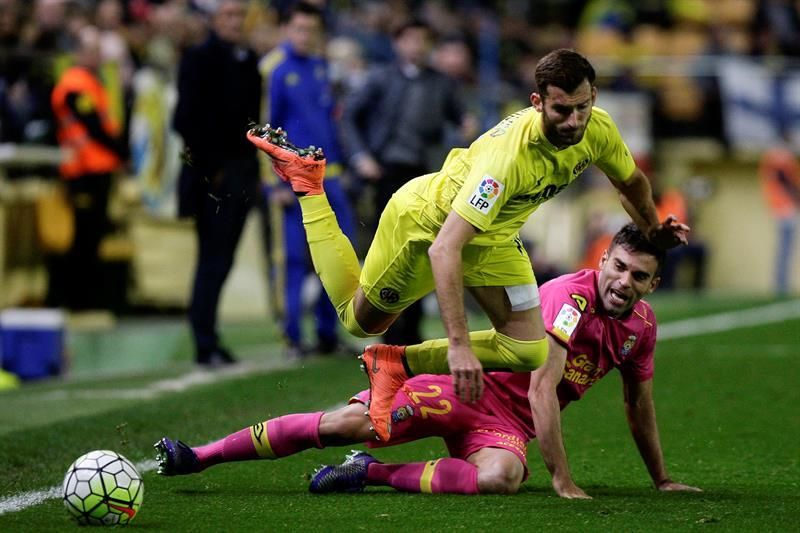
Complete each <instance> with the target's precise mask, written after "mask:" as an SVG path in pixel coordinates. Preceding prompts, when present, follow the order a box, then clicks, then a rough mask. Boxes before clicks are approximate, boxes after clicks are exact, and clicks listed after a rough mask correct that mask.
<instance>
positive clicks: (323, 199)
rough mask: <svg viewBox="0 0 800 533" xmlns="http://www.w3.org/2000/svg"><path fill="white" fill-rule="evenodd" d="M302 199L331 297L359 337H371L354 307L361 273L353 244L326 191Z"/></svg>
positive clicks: (346, 324)
mask: <svg viewBox="0 0 800 533" xmlns="http://www.w3.org/2000/svg"><path fill="white" fill-rule="evenodd" d="M299 200H300V208H301V209H302V210H303V226H304V227H305V229H306V238H307V239H308V247H309V249H310V250H311V261H312V262H313V263H314V270H316V271H317V274H318V275H319V279H320V280H321V281H322V286H323V287H324V288H325V292H326V293H327V294H328V298H330V300H331V303H333V306H334V307H335V308H336V312H337V313H338V314H339V319H340V320H341V321H342V324H344V327H345V329H347V331H349V332H350V333H351V334H353V335H355V336H357V337H369V336H370V335H369V334H368V333H366V332H364V330H363V329H362V328H361V326H360V325H359V324H358V322H356V318H355V312H354V310H353V296H355V293H356V289H358V278H359V276H360V275H361V267H360V266H359V264H358V258H357V257H356V252H355V250H353V245H352V244H351V243H350V240H349V239H348V238H347V237H346V236H345V234H344V233H342V229H341V228H340V227H339V223H338V222H337V221H336V215H335V214H334V212H333V209H331V205H330V204H329V203H328V197H327V196H326V195H324V194H315V195H311V196H301V197H300V198H299Z"/></svg>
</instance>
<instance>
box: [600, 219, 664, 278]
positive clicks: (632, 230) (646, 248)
mask: <svg viewBox="0 0 800 533" xmlns="http://www.w3.org/2000/svg"><path fill="white" fill-rule="evenodd" d="M615 246H622V247H623V248H625V249H626V250H628V251H629V252H637V253H644V254H648V255H652V256H653V257H655V258H656V263H657V265H658V266H657V268H656V273H655V275H656V276H658V275H659V274H661V267H662V266H663V265H664V258H665V257H666V255H667V253H666V252H665V251H664V250H662V249H661V248H659V247H658V246H656V245H655V244H653V243H652V242H650V241H649V240H648V239H647V237H646V236H645V234H644V233H642V231H641V230H640V229H639V228H638V227H637V226H636V224H634V223H633V222H631V223H629V224H625V225H624V226H622V229H620V230H619V231H618V232H617V234H616V235H614V238H613V239H612V240H611V245H610V246H609V247H608V249H609V251H610V250H612V249H613V248H614V247H615Z"/></svg>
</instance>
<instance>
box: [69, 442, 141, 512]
mask: <svg viewBox="0 0 800 533" xmlns="http://www.w3.org/2000/svg"><path fill="white" fill-rule="evenodd" d="M63 494H64V506H65V507H66V508H67V510H68V511H69V512H70V514H72V515H73V516H74V517H75V518H77V519H78V522H79V523H81V524H92V525H111V524H127V523H128V522H130V521H131V520H133V517H134V516H136V513H137V512H138V511H139V507H141V506H142V497H143V496H144V483H143V482H142V476H141V475H139V472H137V471H136V468H135V467H134V466H133V465H132V464H131V462H130V461H128V460H127V459H125V458H124V457H123V456H122V455H120V454H118V453H116V452H111V451H108V450H95V451H93V452H89V453H86V454H84V455H81V456H80V457H78V459H76V460H75V462H74V463H72V465H71V466H70V467H69V469H68V470H67V475H66V476H64V492H63Z"/></svg>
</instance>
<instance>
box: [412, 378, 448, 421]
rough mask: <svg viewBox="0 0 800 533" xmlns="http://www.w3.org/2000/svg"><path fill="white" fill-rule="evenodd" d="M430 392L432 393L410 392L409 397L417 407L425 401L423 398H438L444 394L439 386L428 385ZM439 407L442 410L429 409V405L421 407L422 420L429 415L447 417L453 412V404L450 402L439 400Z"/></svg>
mask: <svg viewBox="0 0 800 533" xmlns="http://www.w3.org/2000/svg"><path fill="white" fill-rule="evenodd" d="M428 390H430V391H431V392H420V391H408V397H409V398H410V399H411V401H412V402H414V404H415V405H419V404H420V403H421V402H422V401H423V398H436V397H438V396H441V394H442V388H441V387H439V386H438V385H428ZM439 405H440V406H441V408H437V407H429V406H427V405H423V406H422V407H420V408H419V412H420V413H421V414H422V418H428V415H429V414H430V415H446V414H447V413H449V412H450V411H452V410H453V404H451V403H450V400H439Z"/></svg>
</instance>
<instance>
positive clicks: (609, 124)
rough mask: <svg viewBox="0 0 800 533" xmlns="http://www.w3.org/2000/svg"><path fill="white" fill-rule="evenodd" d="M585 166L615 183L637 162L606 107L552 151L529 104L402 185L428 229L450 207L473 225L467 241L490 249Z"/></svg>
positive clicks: (513, 233) (512, 233)
mask: <svg viewBox="0 0 800 533" xmlns="http://www.w3.org/2000/svg"><path fill="white" fill-rule="evenodd" d="M591 164H594V165H597V166H598V167H599V168H600V170H602V171H603V172H605V173H606V174H607V175H608V176H609V177H610V178H611V179H614V180H619V181H625V180H627V179H628V178H629V177H630V176H631V175H632V174H633V171H634V169H635V166H636V165H635V163H634V161H633V157H632V156H631V155H630V151H629V150H628V148H627V146H625V143H624V142H623V140H622V138H621V136H620V134H619V131H618V130H617V127H616V125H615V124H614V121H613V120H612V119H611V117H610V116H609V114H608V113H607V112H606V111H604V110H602V109H600V108H598V107H595V108H594V109H593V110H592V116H591V118H590V119H589V123H588V125H587V127H586V132H585V133H584V136H583V139H582V140H581V141H580V142H579V143H578V144H575V145H573V146H569V147H567V148H563V149H560V150H559V149H558V148H556V147H555V146H553V145H552V144H551V143H550V142H549V141H548V140H547V138H546V137H545V135H544V133H543V132H542V124H541V114H540V113H539V112H537V111H536V110H535V109H534V108H533V107H529V108H526V109H523V110H521V111H519V112H517V113H514V114H512V115H510V116H509V117H507V118H505V119H504V120H502V121H501V122H500V123H499V124H498V125H497V126H495V127H494V128H492V129H491V130H489V131H487V132H486V133H484V134H483V135H481V136H480V137H479V138H478V139H477V140H475V142H473V143H472V145H471V146H470V147H469V148H466V149H464V148H457V149H454V150H451V151H450V153H449V155H448V156H447V160H446V161H445V162H444V165H443V166H442V169H441V170H440V171H439V172H436V173H433V174H428V175H426V176H423V177H421V178H419V179H417V180H413V182H412V183H409V184H408V185H409V187H406V188H405V189H406V190H407V191H409V192H411V191H413V193H414V194H415V195H416V196H417V198H418V200H420V201H424V202H425V203H426V204H427V207H426V209H425V211H424V216H425V217H426V218H427V219H428V220H427V222H429V223H430V224H431V225H432V226H439V227H441V224H442V223H443V222H444V219H445V218H446V217H447V214H448V213H449V212H450V210H451V209H452V210H454V211H455V212H456V213H458V214H459V215H460V216H461V217H463V218H464V219H465V220H467V221H468V222H469V223H470V224H472V225H473V226H475V227H476V228H477V229H478V230H479V233H478V235H477V236H476V237H475V238H474V239H473V240H472V241H471V242H470V244H476V245H484V246H491V245H495V244H497V243H500V242H506V241H508V240H510V239H513V238H514V237H515V236H516V235H517V234H518V232H519V230H520V228H521V227H522V224H523V223H524V222H525V220H527V218H528V217H529V216H530V215H531V213H533V212H534V211H536V209H537V208H538V207H539V206H540V205H541V204H542V203H544V202H546V201H547V200H549V199H550V198H553V197H554V196H555V195H556V194H558V193H559V192H561V191H562V190H563V189H564V188H565V187H566V186H567V185H569V184H570V183H571V182H572V181H574V180H575V179H576V178H577V177H578V176H579V175H580V174H581V173H582V172H583V171H584V170H586V168H587V167H588V166H589V165H591ZM409 189H410V190H409Z"/></svg>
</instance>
